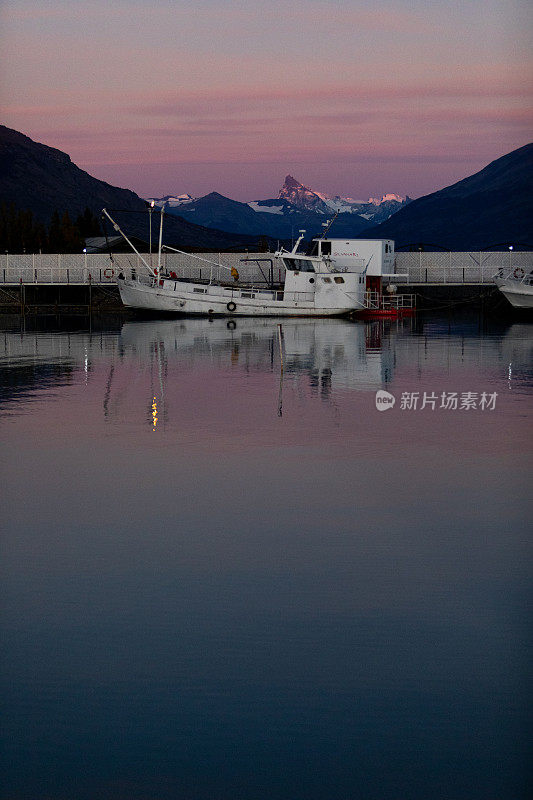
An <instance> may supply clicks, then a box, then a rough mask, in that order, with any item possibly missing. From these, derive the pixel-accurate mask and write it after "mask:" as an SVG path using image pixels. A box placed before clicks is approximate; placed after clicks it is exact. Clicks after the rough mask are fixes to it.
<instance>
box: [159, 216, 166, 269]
mask: <svg viewBox="0 0 533 800" xmlns="http://www.w3.org/2000/svg"><path fill="white" fill-rule="evenodd" d="M164 213H165V206H161V219H160V222H159V247H158V249H157V269H158V272H159V274H160V275H161V245H162V242H163V214H164Z"/></svg>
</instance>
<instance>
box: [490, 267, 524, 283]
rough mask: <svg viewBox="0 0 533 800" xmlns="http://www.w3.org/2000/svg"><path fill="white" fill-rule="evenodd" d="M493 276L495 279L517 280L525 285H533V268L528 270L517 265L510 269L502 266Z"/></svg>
mask: <svg viewBox="0 0 533 800" xmlns="http://www.w3.org/2000/svg"><path fill="white" fill-rule="evenodd" d="M493 278H494V280H505V281H516V282H518V283H523V284H524V285H525V286H533V270H531V272H526V270H525V269H524V268H523V267H515V268H514V269H510V270H509V269H503V268H501V269H499V270H498V272H497V273H496V274H495V275H494V276H493Z"/></svg>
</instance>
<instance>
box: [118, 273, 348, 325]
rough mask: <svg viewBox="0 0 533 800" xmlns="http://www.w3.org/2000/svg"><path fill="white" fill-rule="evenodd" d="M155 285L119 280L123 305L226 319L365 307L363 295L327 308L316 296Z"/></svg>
mask: <svg viewBox="0 0 533 800" xmlns="http://www.w3.org/2000/svg"><path fill="white" fill-rule="evenodd" d="M161 283H162V284H163V285H162V286H161V285H160V284H161ZM154 284H155V285H147V284H146V283H142V282H140V281H131V280H124V279H119V280H118V287H119V291H120V297H121V299H122V302H123V303H124V305H125V306H128V307H130V308H137V309H141V310H145V311H157V312H163V313H167V314H168V313H174V314H186V315H189V314H193V315H203V316H226V317H228V316H230V317H256V316H257V317H286V316H290V317H333V316H343V315H345V314H349V313H350V312H351V311H354V310H355V309H357V308H361V307H362V305H363V303H362V295H361V293H360V292H348V291H345V292H344V295H345V297H344V303H345V304H344V305H341V306H339V305H338V304H335V305H331V306H330V307H328V305H327V304H320V303H317V300H320V296H319V297H317V296H316V294H314V293H313V292H292V293H289V292H285V291H277V290H263V289H262V290H247V289H245V288H237V287H223V286H220V285H216V284H215V285H205V284H195V283H187V282H182V281H175V280H168V279H165V280H163V281H159V282H157V283H156V282H154ZM287 295H289V296H288V297H287ZM291 295H292V296H291Z"/></svg>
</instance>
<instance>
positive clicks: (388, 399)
mask: <svg viewBox="0 0 533 800" xmlns="http://www.w3.org/2000/svg"><path fill="white" fill-rule="evenodd" d="M395 402H396V398H395V397H394V395H393V394H390V393H389V392H385V391H384V390H383V389H379V390H378V391H377V392H376V408H377V410H378V411H388V410H389V408H393V406H394V403H395Z"/></svg>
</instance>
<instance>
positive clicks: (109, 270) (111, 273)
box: [104, 267, 115, 278]
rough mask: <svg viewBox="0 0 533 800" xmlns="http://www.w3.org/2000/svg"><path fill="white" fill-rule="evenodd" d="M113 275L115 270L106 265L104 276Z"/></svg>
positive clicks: (111, 276)
mask: <svg viewBox="0 0 533 800" xmlns="http://www.w3.org/2000/svg"><path fill="white" fill-rule="evenodd" d="M114 275H115V270H114V269H112V268H111V267H107V269H104V278H113V277H114Z"/></svg>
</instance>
